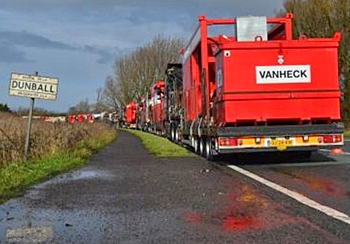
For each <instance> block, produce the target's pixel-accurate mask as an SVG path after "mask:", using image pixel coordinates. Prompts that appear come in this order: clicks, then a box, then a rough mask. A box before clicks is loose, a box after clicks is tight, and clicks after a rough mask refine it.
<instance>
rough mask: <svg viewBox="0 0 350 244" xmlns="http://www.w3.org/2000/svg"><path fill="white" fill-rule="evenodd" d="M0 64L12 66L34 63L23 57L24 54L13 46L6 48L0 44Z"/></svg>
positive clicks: (6, 46)
mask: <svg viewBox="0 0 350 244" xmlns="http://www.w3.org/2000/svg"><path fill="white" fill-rule="evenodd" d="M0 62H1V63H7V64H13V63H29V62H34V61H33V60H29V59H27V58H26V57H25V53H24V52H22V51H19V50H17V49H16V48H15V47H13V46H8V45H4V44H2V43H0Z"/></svg>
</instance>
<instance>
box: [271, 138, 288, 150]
mask: <svg viewBox="0 0 350 244" xmlns="http://www.w3.org/2000/svg"><path fill="white" fill-rule="evenodd" d="M292 145H293V141H292V140H283V139H276V140H271V142H270V146H271V147H277V150H280V151H283V150H286V149H287V147H289V146H292Z"/></svg>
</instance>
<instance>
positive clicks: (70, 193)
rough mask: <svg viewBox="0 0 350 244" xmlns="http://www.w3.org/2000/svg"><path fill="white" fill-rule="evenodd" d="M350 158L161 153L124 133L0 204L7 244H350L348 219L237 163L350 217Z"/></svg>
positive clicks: (0, 238) (1, 239)
mask: <svg viewBox="0 0 350 244" xmlns="http://www.w3.org/2000/svg"><path fill="white" fill-rule="evenodd" d="M345 150H347V151H348V152H349V153H350V150H349V146H348V145H347V146H346V147H345ZM349 159H350V156H348V155H336V156H333V155H329V154H328V153H327V152H322V153H318V154H315V155H313V156H312V157H311V159H309V160H301V159H295V158H293V157H276V156H274V155H268V156H262V155H254V156H248V157H247V156H237V157H234V158H229V159H225V160H224V161H221V162H218V163H216V164H212V163H209V162H208V161H206V160H204V159H202V158H199V157H194V158H172V159H159V158H155V157H153V156H152V155H150V154H149V153H148V152H147V151H146V150H145V149H144V148H143V146H142V145H141V143H140V141H139V140H138V139H137V138H135V137H134V136H132V135H130V134H128V133H126V132H121V133H120V137H119V139H118V140H117V141H116V142H114V143H112V144H111V145H110V146H109V147H107V148H106V149H105V150H104V151H102V152H100V153H98V154H96V155H94V156H93V157H92V159H91V162H90V164H89V165H88V166H86V167H84V168H82V169H80V170H77V171H73V172H70V173H66V174H63V175H60V176H58V177H56V178H54V179H52V180H50V181H47V182H44V183H42V184H39V185H37V186H35V187H32V188H31V189H30V190H28V191H27V192H26V194H25V195H23V196H22V197H19V198H17V199H13V200H10V201H8V202H6V203H5V204H3V205H1V206H0V243H349V242H350V224H348V223H346V222H344V221H340V220H338V219H335V218H334V217H331V216H329V215H327V214H325V213H323V212H320V211H318V210H316V209H313V208H310V207H309V206H306V205H304V204H303V203H301V202H299V201H297V200H295V199H292V198H291V197H289V196H286V195H285V194H283V193H281V192H278V191H276V190H274V189H271V188H270V187H268V186H266V185H264V184H262V183H259V182H257V181H256V180H253V179H251V178H249V177H247V176H245V175H242V174H241V173H238V172H237V171H234V170H232V169H231V168H230V166H232V165H236V166H238V167H239V168H242V169H245V170H248V171H249V172H251V173H253V174H256V175H259V176H261V177H264V178H265V179H267V180H269V181H272V182H274V183H276V184H278V185H281V186H283V187H285V188H288V189H289V190H291V191H295V192H298V193H300V194H302V195H303V196H306V197H308V198H310V199H312V200H314V201H315V202H317V203H319V204H322V206H327V207H329V208H331V209H334V210H337V211H339V212H341V213H343V214H345V215H350V184H349V183H350V182H349V181H350V164H349V163H350V160H349Z"/></svg>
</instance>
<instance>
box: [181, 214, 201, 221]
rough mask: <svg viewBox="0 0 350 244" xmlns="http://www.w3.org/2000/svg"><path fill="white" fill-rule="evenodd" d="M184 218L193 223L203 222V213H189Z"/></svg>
mask: <svg viewBox="0 0 350 244" xmlns="http://www.w3.org/2000/svg"><path fill="white" fill-rule="evenodd" d="M184 220H185V221H186V222H188V223H191V224H199V223H201V222H202V215H200V214H199V213H189V214H186V215H185V216H184Z"/></svg>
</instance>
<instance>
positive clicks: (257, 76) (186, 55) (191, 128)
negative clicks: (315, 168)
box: [125, 13, 344, 159]
mask: <svg viewBox="0 0 350 244" xmlns="http://www.w3.org/2000/svg"><path fill="white" fill-rule="evenodd" d="M292 18H293V15H292V14H291V13H288V14H287V15H286V16H285V17H280V18H266V17H252V16H249V17H240V18H236V19H207V18H206V17H205V16H200V17H199V26H198V28H197V29H196V31H195V32H194V34H193V36H192V37H191V39H190V41H189V43H188V45H187V46H186V47H185V49H184V50H183V53H182V62H181V63H172V64H168V65H167V69H166V71H165V79H164V80H157V81H156V82H155V83H154V85H153V86H152V87H151V90H150V92H149V94H150V95H151V96H148V94H145V97H144V99H143V100H142V102H141V103H140V104H136V103H135V102H133V103H131V104H129V105H127V107H126V110H125V111H126V112H125V120H126V121H127V123H128V124H129V125H133V126H132V127H133V128H136V126H134V125H140V126H137V127H138V128H139V129H143V130H148V131H151V132H153V133H157V134H161V135H164V136H167V137H168V138H169V139H170V140H172V141H174V142H176V143H182V144H186V145H188V146H189V147H191V148H193V150H194V151H195V152H196V153H198V154H200V155H202V156H204V157H206V158H208V159H213V158H214V157H215V155H218V154H227V153H236V152H243V153H245V152H267V151H302V152H304V153H306V155H308V154H310V153H311V152H312V151H315V150H318V149H321V148H328V149H332V148H339V147H340V146H342V145H343V143H344V142H343V130H344V128H343V124H342V123H341V115H340V96H341V93H340V87H339V76H338V47H339V42H340V39H341V34H340V33H335V34H334V36H333V37H331V38H308V37H307V36H305V35H301V36H300V37H298V38H297V39H293V31H292V26H293V25H292ZM222 25H225V26H232V27H231V30H232V33H233V34H232V35H224V34H214V35H210V32H209V30H208V29H209V27H210V29H211V30H212V29H215V28H216V27H220V26H222ZM214 32H215V31H214ZM130 111H135V113H134V112H130ZM134 114H135V115H134ZM137 114H138V115H137ZM130 127H131V126H130Z"/></svg>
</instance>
